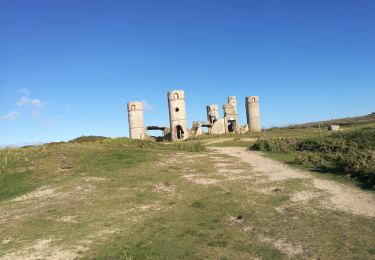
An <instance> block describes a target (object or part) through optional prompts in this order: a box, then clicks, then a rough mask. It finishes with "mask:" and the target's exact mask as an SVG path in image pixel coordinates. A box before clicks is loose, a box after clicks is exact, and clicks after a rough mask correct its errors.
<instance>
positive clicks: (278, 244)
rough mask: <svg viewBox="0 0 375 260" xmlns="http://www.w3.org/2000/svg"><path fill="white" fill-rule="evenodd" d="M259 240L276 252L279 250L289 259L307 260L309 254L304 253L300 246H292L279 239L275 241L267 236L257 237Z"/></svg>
mask: <svg viewBox="0 0 375 260" xmlns="http://www.w3.org/2000/svg"><path fill="white" fill-rule="evenodd" d="M259 239H260V240H261V241H263V242H265V243H267V244H270V245H272V246H273V247H275V248H276V249H277V250H279V251H280V252H281V253H282V254H284V255H286V256H288V257H290V258H295V257H297V258H303V259H309V254H308V252H307V251H305V250H304V249H303V248H302V246H300V245H293V244H292V243H289V242H287V241H285V240H282V239H279V240H275V239H272V238H271V237H268V236H259Z"/></svg>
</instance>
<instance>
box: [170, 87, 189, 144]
mask: <svg viewBox="0 0 375 260" xmlns="http://www.w3.org/2000/svg"><path fill="white" fill-rule="evenodd" d="M168 107H169V121H170V123H171V139H172V141H181V140H185V139H187V138H188V131H187V128H186V109H185V93H184V91H183V90H172V91H169V92H168Z"/></svg>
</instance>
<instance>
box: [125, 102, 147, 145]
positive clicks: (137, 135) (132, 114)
mask: <svg viewBox="0 0 375 260" xmlns="http://www.w3.org/2000/svg"><path fill="white" fill-rule="evenodd" d="M128 120H129V134H130V138H132V139H145V135H146V128H145V126H144V122H143V103H142V102H139V101H134V102H129V103H128Z"/></svg>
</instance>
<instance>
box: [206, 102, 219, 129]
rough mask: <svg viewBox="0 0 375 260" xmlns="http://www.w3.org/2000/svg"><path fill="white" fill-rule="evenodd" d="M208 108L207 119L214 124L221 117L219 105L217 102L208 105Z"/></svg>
mask: <svg viewBox="0 0 375 260" xmlns="http://www.w3.org/2000/svg"><path fill="white" fill-rule="evenodd" d="M206 110H207V121H208V122H210V123H211V124H213V123H214V122H215V121H216V120H218V119H219V106H218V105H217V104H212V105H208V106H207V107H206Z"/></svg>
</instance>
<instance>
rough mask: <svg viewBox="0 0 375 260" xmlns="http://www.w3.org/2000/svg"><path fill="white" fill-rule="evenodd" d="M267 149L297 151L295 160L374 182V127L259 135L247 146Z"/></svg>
mask: <svg viewBox="0 0 375 260" xmlns="http://www.w3.org/2000/svg"><path fill="white" fill-rule="evenodd" d="M250 149H252V150H258V151H266V152H276V153H277V152H279V153H280V152H283V153H289V152H291V153H296V157H295V160H296V162H298V163H303V164H306V165H310V166H315V167H319V168H321V169H328V170H334V171H335V172H341V173H343V174H349V175H350V176H352V177H354V178H357V179H359V180H360V181H362V182H365V183H367V184H366V185H367V186H370V187H371V186H374V185H375V129H374V128H365V129H361V130H356V131H352V132H347V133H337V134H333V135H331V136H329V137H323V138H308V139H302V138H269V139H259V140H258V141H257V142H256V143H255V144H254V145H252V146H251V147H250Z"/></svg>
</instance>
